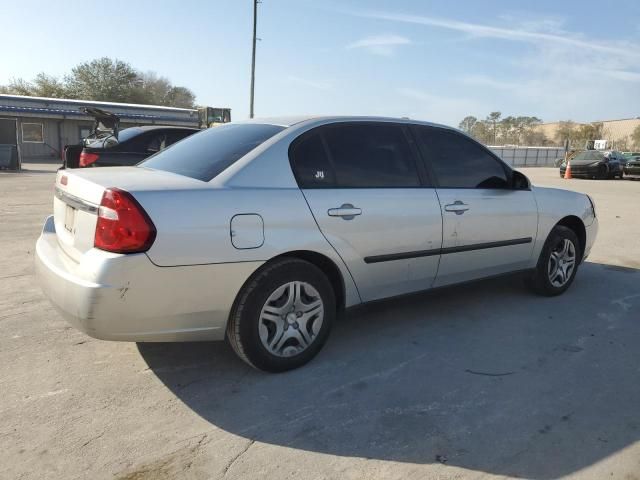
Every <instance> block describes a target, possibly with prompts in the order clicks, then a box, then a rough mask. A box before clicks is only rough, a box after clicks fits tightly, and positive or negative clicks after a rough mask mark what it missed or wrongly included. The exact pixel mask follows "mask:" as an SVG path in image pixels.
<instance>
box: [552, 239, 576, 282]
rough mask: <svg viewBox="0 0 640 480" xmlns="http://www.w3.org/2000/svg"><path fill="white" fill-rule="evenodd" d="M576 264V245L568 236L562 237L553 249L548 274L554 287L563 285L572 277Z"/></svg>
mask: <svg viewBox="0 0 640 480" xmlns="http://www.w3.org/2000/svg"><path fill="white" fill-rule="evenodd" d="M575 266H576V247H575V245H574V244H573V242H572V241H571V240H569V239H568V238H564V239H562V240H561V241H560V242H559V243H558V245H557V246H556V247H555V248H554V249H553V250H552V251H551V255H550V256H549V263H548V265H547V274H548V276H549V282H551V285H553V286H554V287H558V288H560V287H563V286H564V285H565V284H566V283H567V282H568V281H569V279H570V278H571V275H572V273H573V270H574V269H575Z"/></svg>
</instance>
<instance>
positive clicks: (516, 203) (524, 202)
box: [413, 126, 538, 286]
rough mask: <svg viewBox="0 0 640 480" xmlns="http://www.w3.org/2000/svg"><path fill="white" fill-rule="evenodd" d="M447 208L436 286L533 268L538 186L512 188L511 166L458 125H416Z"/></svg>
mask: <svg viewBox="0 0 640 480" xmlns="http://www.w3.org/2000/svg"><path fill="white" fill-rule="evenodd" d="M413 131H414V133H415V135H416V138H417V141H418V144H419V146H420V150H421V152H422V153H423V157H424V158H425V160H426V162H427V168H428V169H429V171H430V172H431V173H432V176H433V177H434V179H435V182H436V185H437V194H438V198H439V200H440V206H441V208H442V219H443V235H442V258H441V259H440V267H439V270H438V277H437V279H436V281H435V285H436V286H442V285H448V284H453V283H458V282H464V281H467V280H473V279H476V278H482V277H487V276H491V275H496V274H501V273H506V272H510V271H515V270H520V269H524V268H527V267H528V266H529V265H530V260H531V255H532V252H533V244H534V240H535V238H536V234H537V228H538V208H537V204H536V201H535V197H534V195H533V192H532V191H531V190H530V189H529V190H514V189H513V188H511V176H510V169H509V168H508V167H507V166H506V165H505V164H504V163H502V161H501V160H499V159H498V158H497V157H495V156H494V155H493V154H492V153H491V152H489V150H488V149H486V148H485V147H483V146H482V145H480V144H479V143H477V142H475V141H473V140H471V139H470V138H468V137H467V136H465V135H462V134H461V133H458V132H456V131H454V130H449V129H443V128H437V127H428V126H416V127H414V129H413Z"/></svg>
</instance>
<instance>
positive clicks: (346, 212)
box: [327, 203, 362, 220]
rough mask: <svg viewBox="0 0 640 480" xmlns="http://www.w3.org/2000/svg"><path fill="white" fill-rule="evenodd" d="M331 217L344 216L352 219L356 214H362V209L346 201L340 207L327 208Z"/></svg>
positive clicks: (346, 218)
mask: <svg viewBox="0 0 640 480" xmlns="http://www.w3.org/2000/svg"><path fill="white" fill-rule="evenodd" d="M327 214H328V215H329V216H330V217H342V218H344V219H345V220H352V219H353V218H354V217H355V216H356V215H360V214H362V209H360V208H357V207H354V206H353V205H351V204H350V203H345V204H343V205H342V206H341V207H339V208H330V209H329V210H327Z"/></svg>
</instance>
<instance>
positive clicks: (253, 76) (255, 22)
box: [249, 0, 258, 118]
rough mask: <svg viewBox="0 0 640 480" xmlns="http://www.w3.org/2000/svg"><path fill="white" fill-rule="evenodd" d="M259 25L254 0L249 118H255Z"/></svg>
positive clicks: (255, 1)
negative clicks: (254, 104) (254, 100)
mask: <svg viewBox="0 0 640 480" xmlns="http://www.w3.org/2000/svg"><path fill="white" fill-rule="evenodd" d="M257 25H258V0H253V51H252V53H251V95H250V100H249V118H253V97H254V90H255V83H256V29H257Z"/></svg>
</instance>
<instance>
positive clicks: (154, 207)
mask: <svg viewBox="0 0 640 480" xmlns="http://www.w3.org/2000/svg"><path fill="white" fill-rule="evenodd" d="M134 195H135V197H136V198H137V199H138V201H139V202H140V203H141V204H142V205H143V206H144V208H145V210H146V211H147V213H148V214H149V216H150V217H151V219H152V220H153V222H154V224H155V226H156V229H157V231H158V234H157V237H156V240H155V242H154V244H153V246H152V247H151V249H150V250H149V251H148V252H147V255H148V256H149V258H150V260H151V261H152V262H153V263H154V264H156V265H158V266H163V267H168V266H176V265H202V264H218V263H232V262H255V261H259V262H265V261H268V260H270V259H272V258H274V257H276V256H278V255H282V254H284V253H287V252H291V251H295V250H308V251H312V252H317V253H320V254H322V255H325V256H326V257H328V258H330V259H331V260H332V261H333V262H334V263H335V264H336V265H337V266H338V268H339V269H340V270H341V272H342V277H343V279H344V282H345V293H346V300H347V306H349V305H352V304H355V303H359V301H360V298H359V295H358V294H357V290H356V288H355V284H354V283H353V279H352V278H351V275H350V273H349V271H348V270H347V269H346V267H345V265H344V263H343V262H342V260H341V259H340V257H339V256H338V254H337V253H336V252H335V251H334V250H333V248H332V247H331V246H330V245H329V243H328V242H327V241H326V239H325V238H324V237H323V236H322V233H321V232H320V230H319V228H318V226H317V224H316V223H315V220H314V219H313V216H312V215H311V212H310V211H309V207H308V206H307V203H306V201H305V199H304V197H303V195H302V192H301V191H300V190H299V189H298V188H297V187H296V188H225V187H220V188H215V187H214V188H210V189H202V190H179V191H171V192H170V193H169V194H167V192H163V191H141V192H135V193H134ZM246 214H250V215H259V216H260V218H261V219H262V221H263V224H264V241H263V243H262V245H260V246H259V247H257V248H236V247H234V245H233V241H232V237H231V235H232V233H231V221H232V219H233V218H234V217H235V216H237V215H246Z"/></svg>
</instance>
